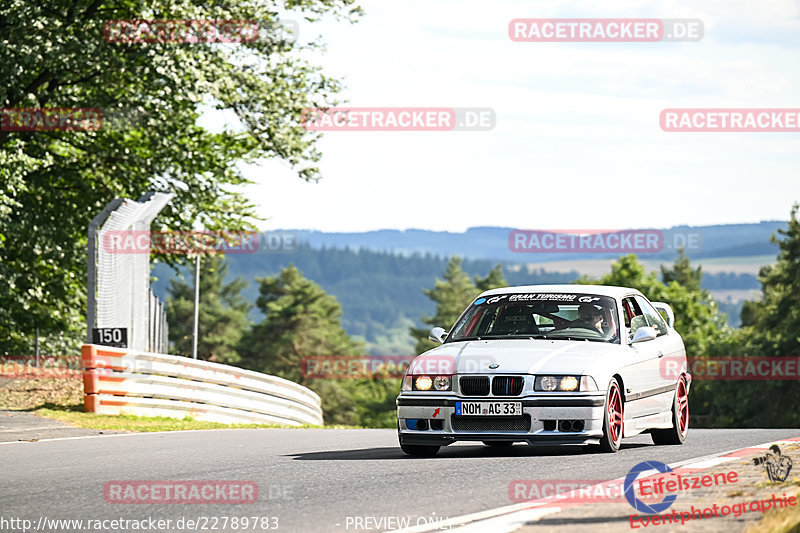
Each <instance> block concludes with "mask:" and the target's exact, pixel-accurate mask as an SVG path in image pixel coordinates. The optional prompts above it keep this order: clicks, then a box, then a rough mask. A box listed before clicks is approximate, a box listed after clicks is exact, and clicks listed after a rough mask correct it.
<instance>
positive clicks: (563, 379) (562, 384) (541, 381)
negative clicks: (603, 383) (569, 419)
mask: <svg viewBox="0 0 800 533" xmlns="http://www.w3.org/2000/svg"><path fill="white" fill-rule="evenodd" d="M533 390H535V391H545V392H550V391H563V392H574V391H596V390H597V385H596V384H595V382H594V380H593V379H592V378H591V376H536V379H535V380H534V382H533Z"/></svg>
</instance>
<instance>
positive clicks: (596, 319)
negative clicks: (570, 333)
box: [570, 304, 604, 333]
mask: <svg viewBox="0 0 800 533" xmlns="http://www.w3.org/2000/svg"><path fill="white" fill-rule="evenodd" d="M570 327H579V328H586V329H593V330H597V331H598V332H599V333H604V331H603V312H602V311H601V310H600V309H598V308H597V307H595V306H593V305H592V304H581V305H580V307H578V318H577V319H576V320H575V321H574V322H572V324H570Z"/></svg>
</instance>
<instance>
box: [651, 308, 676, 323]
mask: <svg viewBox="0 0 800 533" xmlns="http://www.w3.org/2000/svg"><path fill="white" fill-rule="evenodd" d="M651 303H652V304H653V307H655V308H656V311H658V312H659V313H664V314H665V315H666V317H667V325H668V326H669V327H670V328H674V327H675V313H674V312H673V311H672V308H671V307H670V306H669V304H665V303H664V302H651Z"/></svg>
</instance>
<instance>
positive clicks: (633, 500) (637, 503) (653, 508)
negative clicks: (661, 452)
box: [623, 461, 678, 514]
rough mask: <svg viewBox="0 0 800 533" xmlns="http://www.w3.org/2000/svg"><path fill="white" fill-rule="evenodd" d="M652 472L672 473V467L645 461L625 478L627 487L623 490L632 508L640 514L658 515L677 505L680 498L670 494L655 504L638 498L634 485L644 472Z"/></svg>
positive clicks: (632, 469) (657, 462)
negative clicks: (676, 502) (674, 504)
mask: <svg viewBox="0 0 800 533" xmlns="http://www.w3.org/2000/svg"><path fill="white" fill-rule="evenodd" d="M650 470H656V471H657V472H660V473H662V474H666V473H667V472H672V469H671V468H670V467H668V466H667V465H665V464H664V463H661V462H659V461H643V462H641V463H639V464H638V465H636V466H634V467H633V468H631V470H630V472H628V475H627V476H625V485H624V487H623V488H624V493H625V499H626V500H628V503H629V504H631V507H633V508H634V509H636V510H637V511H639V512H640V513H647V514H656V513H660V512H661V511H663V510H665V509H668V508H669V507H670V506H671V505H672V504H673V503H675V500H676V499H678V496H677V494H668V495H666V496H664V499H663V500H661V501H660V502H658V503H653V504H648V503H645V502H643V501H642V500H640V499H639V498H637V497H636V493H635V492H634V491H633V487H634V483H635V482H636V479H637V478H638V477H639V474H641V473H642V472H649V471H650Z"/></svg>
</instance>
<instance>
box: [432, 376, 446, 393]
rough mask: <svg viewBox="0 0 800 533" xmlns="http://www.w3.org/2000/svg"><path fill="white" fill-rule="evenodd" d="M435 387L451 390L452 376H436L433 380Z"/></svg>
mask: <svg viewBox="0 0 800 533" xmlns="http://www.w3.org/2000/svg"><path fill="white" fill-rule="evenodd" d="M433 388H434V389H436V390H450V376H436V378H435V379H434V380H433Z"/></svg>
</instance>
